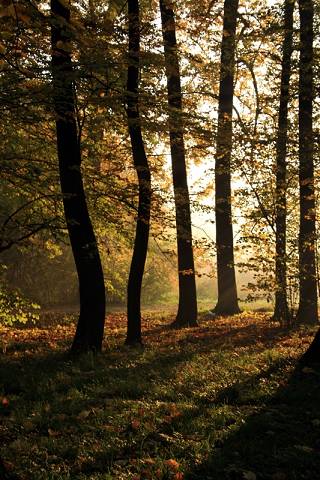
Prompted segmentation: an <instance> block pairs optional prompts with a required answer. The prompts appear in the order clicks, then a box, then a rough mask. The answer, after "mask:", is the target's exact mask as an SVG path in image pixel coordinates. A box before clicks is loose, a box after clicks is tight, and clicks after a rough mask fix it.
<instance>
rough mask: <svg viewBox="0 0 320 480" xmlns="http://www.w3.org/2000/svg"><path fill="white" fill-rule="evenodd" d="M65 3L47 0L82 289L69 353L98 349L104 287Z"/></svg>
mask: <svg viewBox="0 0 320 480" xmlns="http://www.w3.org/2000/svg"><path fill="white" fill-rule="evenodd" d="M66 5H67V4H66V2H64V1H63V0H51V15H52V28H51V40H52V80H53V101H54V109H55V114H56V130H57V146H58V159H59V172H60V184H61V190H62V195H63V206H64V212H65V218H66V223H67V228H68V233H69V237H70V243H71V248H72V252H73V256H74V260H75V265H76V269H77V273H78V279H79V292H80V315H79V319H78V325H77V329H76V334H75V337H74V340H73V344H72V347H71V351H72V353H80V352H85V351H90V350H92V351H100V350H101V348H102V339H103V330H104V321H105V288H104V279H103V272H102V266H101V261H100V256H99V251H98V247H97V242H96V238H95V235H94V231H93V228H92V224H91V220H90V217H89V213H88V208H87V203H86V197H85V192H84V187H83V181H82V175H81V152H80V145H79V140H78V132H77V124H76V114H75V101H74V89H73V66H72V60H71V54H70V40H71V36H72V34H71V32H72V30H71V28H70V10H69V8H68V7H67V6H66Z"/></svg>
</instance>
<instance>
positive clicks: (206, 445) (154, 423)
mask: <svg viewBox="0 0 320 480" xmlns="http://www.w3.org/2000/svg"><path fill="white" fill-rule="evenodd" d="M204 318H206V317H205V315H204ZM164 319H165V320H164ZM170 320H171V319H170V318H166V315H165V314H164V313H159V312H157V314H154V313H152V312H148V313H147V314H146V315H145V318H144V338H145V348H143V349H141V348H140V349H133V348H129V347H125V346H124V345H123V343H124V338H125V318H124V316H123V314H120V313H119V314H114V315H112V318H109V319H108V322H107V326H106V343H105V350H104V353H103V354H101V355H98V356H93V355H85V356H83V357H81V358H79V359H78V360H77V361H74V360H73V361H72V360H71V359H70V358H69V357H68V355H67V354H66V351H67V348H68V346H69V345H70V342H71V339H72V335H73V330H74V325H73V323H70V322H63V324H62V325H58V324H57V321H55V322H54V324H53V326H52V325H49V326H48V325H47V326H43V327H42V328H37V329H35V328H25V329H12V328H2V329H1V330H0V339H1V341H0V345H1V352H2V353H1V364H0V378H1V383H0V399H1V405H0V414H1V420H2V422H1V428H0V446H1V447H0V448H1V456H2V458H3V459H4V460H5V461H6V462H7V465H8V466H9V468H12V470H13V471H14V472H15V473H16V474H18V475H20V476H21V477H22V478H25V479H30V480H37V479H39V480H40V479H43V480H47V479H48V480H49V479H50V480H66V479H75V480H77V479H79V480H80V479H92V480H98V479H104V480H107V479H120V480H121V479H135V480H143V479H160V480H171V479H175V480H182V479H193V480H196V479H207V480H210V479H215V480H216V479H217V480H220V479H221V480H223V479H227V480H228V479H229V480H237V479H249V480H254V479H258V480H259V479H273V480H286V479H288V480H292V479H293V480H295V479H310V480H311V479H313V478H317V475H318V473H317V472H318V471H319V470H320V443H319V440H318V438H320V437H319V433H320V414H319V401H320V389H319V380H320V378H319V375H318V373H317V372H314V371H309V370H307V371H305V372H302V373H300V374H296V373H294V372H295V366H296V359H297V357H298V356H299V355H300V354H301V352H303V351H304V350H305V348H306V346H307V344H308V342H309V341H310V338H311V335H312V333H313V332H312V331H311V330H309V329H298V330H294V331H284V330H280V329H279V328H278V327H277V326H276V325H274V324H272V323H271V322H270V320H269V318H268V316H267V315H266V314H262V313H261V314H252V313H250V312H245V313H243V314H241V315H238V316H235V317H232V318H229V319H215V320H204V319H202V321H201V327H199V328H193V329H185V330H183V331H181V332H180V331H179V332H176V331H172V330H171V329H170V328H169V327H168V323H169V322H170Z"/></svg>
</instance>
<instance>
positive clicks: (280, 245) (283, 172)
mask: <svg viewBox="0 0 320 480" xmlns="http://www.w3.org/2000/svg"><path fill="white" fill-rule="evenodd" d="M294 3H295V2H294V0H285V2H284V39H283V47H282V65H281V85H280V104H279V115H278V136H277V144H276V205H275V210H276V259H275V260H276V269H275V277H276V278H275V283H276V292H275V307H274V314H273V319H274V320H275V321H278V322H279V323H280V325H282V326H288V325H289V323H290V318H289V317H290V315H289V308H288V303H287V258H286V237H287V231H286V219H287V200H286V190H287V162H286V155H287V134H288V102H289V87H290V75H291V56H292V51H293V11H294Z"/></svg>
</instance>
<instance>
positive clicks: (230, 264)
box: [214, 0, 240, 315]
mask: <svg viewBox="0 0 320 480" xmlns="http://www.w3.org/2000/svg"><path fill="white" fill-rule="evenodd" d="M238 4H239V0H225V2H224V18H223V34H222V42H221V67H220V90H219V110H218V132H217V150H216V165H215V205H216V206H215V214H216V246H217V279H218V302H217V305H216V306H215V308H214V313H215V314H217V315H233V314H236V313H239V312H240V309H239V305H238V296H237V285H236V275H235V267H234V253H233V228H232V214H231V167H230V162H231V153H232V110H233V92H234V85H233V84H234V65H235V36H236V26H237V12H238Z"/></svg>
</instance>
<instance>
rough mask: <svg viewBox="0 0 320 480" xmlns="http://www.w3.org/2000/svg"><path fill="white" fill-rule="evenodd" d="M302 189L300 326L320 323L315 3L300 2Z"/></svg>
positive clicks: (300, 171) (300, 179) (300, 153)
mask: <svg viewBox="0 0 320 480" xmlns="http://www.w3.org/2000/svg"><path fill="white" fill-rule="evenodd" d="M299 11H300V62H299V186H300V234H299V281H300V290H299V294H300V299H299V308H298V312H297V318H296V321H297V323H308V324H315V323H317V322H318V306H317V278H316V259H315V253H316V252H315V247H316V244H315V239H316V219H315V192H314V166H313V124H312V103H313V2H312V1H311V0H299Z"/></svg>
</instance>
